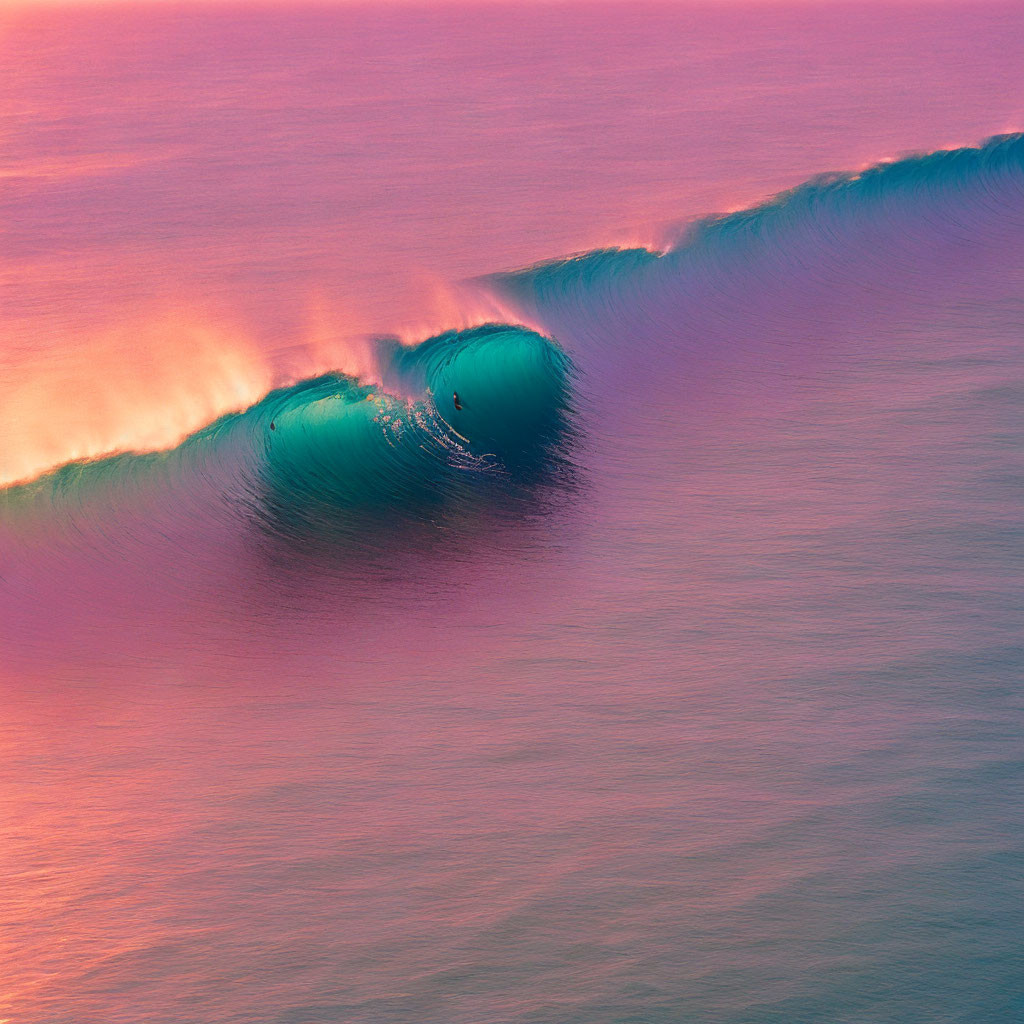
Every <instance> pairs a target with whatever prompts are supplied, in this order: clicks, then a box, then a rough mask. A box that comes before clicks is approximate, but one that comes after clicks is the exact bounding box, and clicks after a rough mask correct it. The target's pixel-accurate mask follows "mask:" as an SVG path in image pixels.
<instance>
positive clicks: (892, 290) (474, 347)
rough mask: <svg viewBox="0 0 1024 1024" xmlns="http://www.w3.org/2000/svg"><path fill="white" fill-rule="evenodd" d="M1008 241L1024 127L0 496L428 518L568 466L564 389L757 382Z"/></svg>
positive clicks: (523, 292)
mask: <svg viewBox="0 0 1024 1024" xmlns="http://www.w3.org/2000/svg"><path fill="white" fill-rule="evenodd" d="M1022 243H1024V136H1020V135H1013V136H1002V137H997V138H994V139H991V140H989V141H988V142H987V143H985V144H983V145H982V146H979V147H977V148H965V149H958V150H949V151H941V152H937V153H933V154H929V155H925V156H916V157H909V158H906V159H903V160H899V161H896V162H892V163H886V164H880V165H877V166H874V167H871V168H868V169H866V170H863V171H860V172H857V173H849V174H832V175H825V176H822V177H819V178H816V179H814V180H812V181H810V182H808V183H806V184H804V185H802V186H800V187H799V188H796V189H794V190H792V191H790V192H788V193H785V194H783V195H780V196H778V197H777V198H775V199H774V200H772V201H770V202H768V203H765V204H764V205H761V206H759V207H756V208H754V209H751V210H746V211H742V212H739V213H733V214H728V215H724V216H719V217H710V218H707V219H705V220H702V221H700V222H698V223H696V224H693V225H690V226H689V227H687V228H686V229H685V230H683V231H680V232H677V234H676V236H675V237H674V239H673V240H672V241H671V242H670V244H667V245H666V246H665V248H664V250H663V251H661V252H651V251H649V250H646V249H640V248H637V249H615V250H601V251H596V252H591V253H587V254H583V255H580V256H576V257H572V258H569V259H563V260H558V261H555V262H552V263H548V264H542V265H539V266H535V267H532V268H528V269H526V270H523V271H518V272H515V273H508V274H497V275H492V276H490V277H487V278H483V279H480V280H478V281H477V282H476V283H477V285H478V286H480V287H482V288H483V289H484V290H485V291H486V292H488V293H489V295H490V296H491V297H492V299H494V300H495V301H496V302H498V303H499V304H500V305H501V306H502V307H503V308H509V309H511V311H512V314H513V315H514V316H519V317H521V318H522V320H523V322H527V323H531V324H537V325H538V329H539V330H543V331H544V332H545V334H546V335H547V336H544V335H542V334H540V333H537V332H536V331H534V330H529V329H527V328H525V327H519V326H510V325H496V324H491V325H487V326H483V327H477V328H473V329H469V330H463V331H449V332H447V333H445V334H441V335H438V336H437V337H434V338H431V339H429V340H428V341H425V342H422V343H420V344H419V345H415V346H409V347H406V346H402V345H400V344H399V343H398V342H397V341H396V340H393V339H392V340H388V339H378V340H377V342H376V343H375V356H376V364H377V375H378V377H379V379H380V381H381V382H382V383H381V384H380V385H379V386H378V385H372V386H371V385H368V384H366V383H363V382H361V381H360V380H357V379H356V378H353V377H349V376H345V375H342V374H337V373H336V374H329V375H326V376H321V377H317V378H315V379H311V380H305V381H302V382H300V383H298V384H295V385H292V386H290V387H286V388H282V389H279V390H276V391H273V392H271V393H270V394H268V395H266V396H265V397H264V398H263V399H262V400H261V401H259V402H258V403H257V404H255V405H254V406H252V407H251V408H249V409H248V410H247V411H245V412H242V413H237V414H232V415H228V416H225V417H223V418H221V419H220V420H218V421H216V422H215V423H213V424H211V425H210V426H208V427H206V428H204V429H203V430H201V431H199V432H198V433H195V434H193V435H192V436H191V437H189V438H187V439H186V440H185V442H184V443H182V444H181V445H180V446H179V447H178V448H176V449H174V450H172V451H170V452H163V453H154V454H149V455H121V456H115V457H111V458H106V459H99V460H96V461H92V462H88V463H76V464H73V465H70V466H66V467H64V468H63V469H61V470H59V471H57V472H56V473H52V474H50V475H48V476H46V477H44V478H42V479H40V480H38V481H36V482H35V483H33V484H29V485H25V486H20V487H18V488H14V489H10V490H8V491H7V492H5V497H4V498H3V504H5V505H6V506H7V507H8V509H9V510H11V509H14V510H17V509H18V508H22V509H23V508H26V507H29V508H32V507H38V503H40V502H45V503H47V504H48V505H50V506H52V505H53V504H54V503H57V504H58V505H60V504H69V503H71V504H76V505H81V504H82V503H83V502H86V501H88V500H91V498H92V497H94V496H99V497H100V498H102V499H103V500H104V501H106V502H108V503H109V502H111V501H119V500H121V499H122V498H123V497H124V496H125V495H129V494H131V493H132V488H135V489H136V491H137V490H138V488H137V487H136V485H137V484H138V483H139V481H140V480H143V481H145V482H147V483H148V482H150V481H153V480H164V479H167V478H171V479H170V484H171V486H173V487H177V488H178V493H179V494H180V495H183V498H182V500H183V502H185V501H186V500H188V501H198V498H196V497H195V496H196V494H197V493H198V492H197V490H196V487H197V484H196V481H202V487H203V489H204V490H203V493H204V494H209V493H210V492H213V493H214V494H215V495H217V496H220V497H223V498H226V499H227V500H228V503H229V504H230V505H231V506H233V507H235V508H239V509H242V510H244V512H245V514H246V515H247V516H248V517H249V518H255V519H258V520H260V521H264V522H269V523H271V524H272V525H273V526H274V527H275V528H276V529H283V530H285V531H286V532H292V531H294V530H306V529H308V528H309V527H317V528H319V527H323V526H329V525H330V524H331V523H334V522H335V521H337V519H338V517H339V515H340V516H342V517H343V518H345V519H346V521H347V522H351V521H353V520H354V518H357V517H361V516H362V517H367V518H369V519H370V520H373V521H379V520H380V518H381V517H384V516H389V515H393V514H397V515H403V514H405V513H412V514H414V515H416V516H419V517H421V518H422V517H427V518H429V517H430V515H431V510H432V509H436V508H437V507H439V506H440V505H443V504H444V503H446V502H450V503H459V502H461V501H463V500H464V499H467V498H472V496H473V495H479V494H480V493H481V491H482V490H486V489H487V488H489V487H492V486H494V485H495V484H496V483H498V484H500V485H501V486H507V485H508V484H510V483H512V484H514V483H516V482H523V481H529V480H532V479H536V478H537V477H538V474H543V473H545V472H548V471H550V470H551V469H553V468H557V467H559V466H564V465H566V464H568V462H569V461H571V460H570V458H569V455H570V447H571V443H572V442H571V438H572V436H573V434H572V432H571V431H570V429H569V428H570V424H571V422H572V421H573V419H574V413H575V411H576V410H577V409H578V408H579V407H580V406H584V407H586V408H587V409H588V410H589V412H590V414H591V419H590V420H589V423H588V426H594V427H596V428H598V429H600V430H608V431H610V430H612V429H614V428H613V423H614V418H615V415H616V410H618V409H622V408H624V407H629V406H630V405H633V404H637V403H623V402H622V401H621V399H622V396H623V394H624V392H625V389H626V388H629V389H630V392H631V393H632V394H633V395H635V396H648V397H649V396H650V395H651V394H653V391H654V389H656V388H659V387H663V386H666V385H667V386H669V387H674V386H676V385H677V384H678V382H680V381H684V380H685V381H687V382H690V383H692V382H693V381H694V380H707V379H708V376H709V372H710V368H711V367H712V366H713V365H717V364H720V363H721V361H723V360H730V361H732V363H733V365H737V364H738V363H739V361H740V360H745V364H744V365H743V367H742V369H743V372H744V374H745V375H746V377H747V379H751V378H752V377H753V376H755V373H754V371H755V370H756V371H757V372H759V373H760V375H761V377H762V378H763V379H765V380H770V379H771V377H772V375H771V373H770V372H765V371H766V370H770V367H771V361H772V360H773V359H776V358H778V359H781V360H789V361H790V362H792V360H793V359H794V358H796V359H805V358H806V357H807V355H808V353H813V354H814V355H817V354H819V353H821V352H823V351H824V350H825V349H826V347H827V346H828V345H829V344H832V345H833V347H835V345H836V343H837V342H839V341H842V340H848V339H850V338H853V337H856V338H858V339H864V338H866V337H869V336H870V335H869V331H870V329H871V326H872V324H873V323H879V322H882V321H887V320H889V319H891V318H892V317H893V316H897V315H898V316H901V317H909V316H911V315H913V316H918V317H919V316H920V314H921V313H922V311H923V310H927V308H928V306H929V303H930V302H932V301H933V298H934V296H935V295H936V294H937V292H939V291H941V290H943V289H947V288H949V287H951V286H953V285H955V284H956V282H957V281H958V280H960V279H965V274H966V269H965V268H970V270H971V272H972V273H971V274H967V275H966V276H967V277H969V278H970V280H969V281H968V288H969V293H970V296H971V299H972V301H977V299H978V297H979V296H980V295H983V294H984V289H985V287H986V286H985V281H986V280H987V278H986V276H985V274H982V273H980V268H982V267H987V268H988V270H989V271H990V272H991V273H990V274H989V277H993V276H995V275H998V274H1005V273H1006V272H1007V270H1009V271H1010V272H1016V271H1015V268H1019V266H1020V262H1021V260H1020V251H1021V247H1022ZM999 287H1000V288H1002V285H1000V286H999ZM997 291H998V289H997ZM1003 291H1005V289H1003ZM552 338H558V339H559V340H558V342H557V343H556V342H554V341H552V340H551V339H552ZM563 346H564V349H563ZM752 353H756V359H750V358H748V357H750V356H751V354H752ZM570 360H571V361H570ZM701 360H703V362H701ZM577 371H579V372H578V373H577ZM580 392H582V393H580ZM571 393H572V394H571ZM456 394H457V395H458V406H459V407H457V406H456V397H455V396H456Z"/></svg>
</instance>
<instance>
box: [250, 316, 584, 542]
mask: <svg viewBox="0 0 1024 1024" xmlns="http://www.w3.org/2000/svg"><path fill="white" fill-rule="evenodd" d="M380 354H381V359H382V364H383V365H382V371H383V376H384V378H385V386H384V387H381V388H378V387H369V386H363V385H360V384H358V383H356V382H355V381H352V380H351V379H349V378H346V377H343V376H340V375H330V376H327V377H323V378H320V379H319V380H317V381H314V382H307V383H306V385H305V386H303V387H301V388H297V389H291V390H287V391H285V392H282V393H279V394H278V395H276V396H274V397H273V398H272V399H269V400H268V401H267V402H266V403H265V404H266V408H265V409H262V410H261V416H260V423H261V429H262V431H263V444H264V451H265V458H264V463H263V467H262V470H261V477H262V479H263V481H264V483H265V485H266V488H267V501H266V505H267V507H268V508H269V509H271V510H273V512H274V513H275V514H276V515H277V516H279V517H283V518H284V519H285V520H286V521H287V524H288V525H289V527H291V526H293V525H295V524H296V523H297V522H301V521H314V522H318V523H322V522H323V521H324V520H325V519H326V520H329V519H330V517H331V514H332V512H331V510H332V509H336V508H339V507H342V508H346V509H349V510H352V511H363V512H368V513H373V514H382V513H385V512H389V513H394V514H399V515H401V514H403V513H409V514H413V515H417V516H421V515H423V514H424V513H425V512H429V509H430V508H432V507H433V506H436V505H438V504H442V503H444V502H446V501H450V500H454V499H463V498H466V497H468V496H469V495H470V494H471V493H472V492H474V491H479V490H480V489H481V488H482V487H485V486H487V484H488V482H489V481H493V479H494V478H496V477H497V478H502V479H504V480H507V479H508V478H509V477H510V476H515V477H520V478H525V477H528V476H530V475H531V474H533V473H535V472H536V471H537V470H540V469H543V468H544V467H546V466H548V465H549V464H550V463H551V462H552V460H553V459H556V458H557V457H558V456H557V449H558V444H559V441H560V440H561V439H562V438H563V437H564V436H565V432H566V428H567V426H568V418H569V410H570V406H569V391H570V371H571V366H570V362H569V360H568V358H567V356H566V355H565V353H564V352H562V350H561V349H560V348H559V347H558V346H557V345H556V344H555V343H554V342H552V341H551V340H549V339H547V338H544V337H542V336H541V335H539V334H536V333H534V332H533V331H529V330H526V329H525V328H520V327H510V326H501V325H488V326H485V327H479V328H474V329H472V330H469V331H449V332H447V333H445V334H442V335H439V336H437V337H435V338H431V339H429V340H427V341H425V342H423V343H422V344H420V345H417V346H414V347H411V348H403V347H401V346H399V345H397V343H394V342H386V343H384V344H383V345H382V346H381V353H380ZM395 391H398V392H401V393H402V394H404V395H412V396H413V397H407V398H399V397H396V395H395V394H394V393H393V392H395Z"/></svg>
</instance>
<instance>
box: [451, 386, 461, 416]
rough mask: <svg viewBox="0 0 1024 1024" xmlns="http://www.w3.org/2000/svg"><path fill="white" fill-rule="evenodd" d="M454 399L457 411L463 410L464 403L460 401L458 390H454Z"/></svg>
mask: <svg viewBox="0 0 1024 1024" xmlns="http://www.w3.org/2000/svg"><path fill="white" fill-rule="evenodd" d="M452 401H453V402H454V403H455V411H456V412H462V403H461V402H460V401H459V393H458V391H453V392H452Z"/></svg>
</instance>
